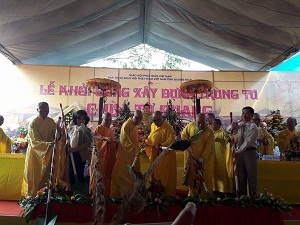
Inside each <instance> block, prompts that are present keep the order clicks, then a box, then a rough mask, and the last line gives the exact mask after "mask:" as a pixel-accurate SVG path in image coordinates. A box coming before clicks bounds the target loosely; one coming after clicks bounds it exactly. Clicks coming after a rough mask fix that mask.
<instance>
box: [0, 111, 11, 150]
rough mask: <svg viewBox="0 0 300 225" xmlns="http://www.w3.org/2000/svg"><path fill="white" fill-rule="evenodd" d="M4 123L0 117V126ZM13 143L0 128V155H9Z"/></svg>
mask: <svg viewBox="0 0 300 225" xmlns="http://www.w3.org/2000/svg"><path fill="white" fill-rule="evenodd" d="M3 123H4V117H3V116H1V115H0V126H2V124H3ZM13 143H14V142H13V141H12V140H11V139H10V138H9V137H8V136H7V135H6V134H5V133H4V131H3V129H2V128H1V127H0V153H10V152H11V147H12V145H13Z"/></svg>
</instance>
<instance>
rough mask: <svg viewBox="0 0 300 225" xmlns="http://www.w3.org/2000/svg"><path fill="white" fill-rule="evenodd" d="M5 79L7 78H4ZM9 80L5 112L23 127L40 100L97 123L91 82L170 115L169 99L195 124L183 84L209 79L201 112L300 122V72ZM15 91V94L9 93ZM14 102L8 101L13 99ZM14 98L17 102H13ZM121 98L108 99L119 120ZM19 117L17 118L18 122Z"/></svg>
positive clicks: (28, 69)
mask: <svg viewBox="0 0 300 225" xmlns="http://www.w3.org/2000/svg"><path fill="white" fill-rule="evenodd" d="M3 75H4V77H5V74H3ZM9 75H10V76H11V77H14V78H13V81H8V82H5V83H4V82H3V83H2V84H1V86H3V87H2V88H1V90H3V89H4V90H5V92H3V91H1V90H0V93H1V92H2V93H1V96H4V98H6V101H5V103H3V102H2V103H0V104H1V105H0V113H1V114H4V115H5V118H6V121H7V120H8V122H7V123H9V121H10V122H16V121H18V122H21V121H22V120H25V119H27V118H28V117H30V116H32V115H36V105H37V103H38V102H39V101H47V102H48V103H49V105H50V114H51V116H55V115H57V114H58V113H59V103H62V104H63V106H69V105H72V104H74V103H75V104H77V105H78V106H79V107H80V108H82V109H85V110H87V112H88V114H89V115H90V117H91V119H92V120H97V119H98V107H99V105H98V101H99V96H96V95H95V94H93V93H90V92H89V91H88V88H87V87H86V85H85V83H86V81H87V80H88V79H91V78H96V77H99V78H108V79H111V80H115V81H117V82H119V83H120V84H121V87H122V88H121V90H120V93H119V96H120V98H119V103H120V105H122V103H123V102H124V100H126V101H127V100H128V101H129V102H130V109H131V110H132V111H133V110H134V109H142V107H143V105H144V104H145V103H149V104H150V105H151V110H152V111H154V110H161V111H165V109H166V107H167V102H168V100H169V99H171V100H172V101H173V105H174V106H175V108H176V110H177V111H178V112H180V114H181V116H182V117H184V118H186V119H189V120H192V119H193V117H194V111H195V110H194V107H193V101H192V100H190V99H183V98H181V91H180V89H179V87H180V85H181V84H182V83H183V82H186V81H189V80H193V79H206V80H210V81H212V82H213V84H214V89H213V91H212V94H211V95H210V96H208V95H203V96H201V111H202V112H203V113H208V112H211V111H213V112H215V113H216V114H218V115H219V116H220V117H222V118H223V119H225V120H226V119H228V118H229V114H230V112H233V115H234V116H235V117H236V118H239V117H240V115H241V109H242V107H244V106H247V105H249V106H252V107H254V109H255V111H256V112H259V113H261V114H262V116H265V115H267V114H268V113H269V112H270V110H277V109H279V110H281V113H282V115H284V116H295V117H298V115H299V111H300V93H299V92H300V91H299V84H300V76H299V75H300V73H299V72H294V73H285V72H213V71H210V72H202V71H201V72H199V71H167V70H131V69H108V68H89V67H69V66H33V65H18V66H14V71H13V72H12V71H10V72H9ZM7 87H9V90H8V89H7ZM7 98H8V99H7ZM10 99H11V100H10ZM117 103H118V99H117V97H116V96H111V97H108V98H107V101H106V104H105V110H106V111H109V112H111V113H112V114H113V115H116V111H115V108H116V105H117ZM16 118H17V119H16Z"/></svg>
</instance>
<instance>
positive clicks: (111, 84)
mask: <svg viewBox="0 0 300 225" xmlns="http://www.w3.org/2000/svg"><path fill="white" fill-rule="evenodd" d="M86 85H87V86H88V87H89V91H91V92H93V93H94V94H99V92H100V94H101V93H102V96H101V97H100V98H99V121H98V124H101V122H102V113H103V108H104V103H105V102H106V99H107V98H106V96H111V95H113V94H117V97H118V103H117V104H119V90H120V89H121V85H120V84H119V83H118V82H116V81H114V80H109V79H105V78H92V79H89V80H87V82H86Z"/></svg>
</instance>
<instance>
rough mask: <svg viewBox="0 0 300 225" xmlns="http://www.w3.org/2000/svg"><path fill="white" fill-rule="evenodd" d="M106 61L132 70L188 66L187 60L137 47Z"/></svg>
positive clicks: (159, 51)
mask: <svg viewBox="0 0 300 225" xmlns="http://www.w3.org/2000/svg"><path fill="white" fill-rule="evenodd" d="M105 60H106V61H110V62H113V63H117V64H118V65H119V66H120V67H122V68H133V69H172V70H181V69H182V68H183V67H184V66H189V65H190V63H189V61H188V60H187V59H185V58H182V57H180V56H177V55H173V54H171V53H168V52H165V51H162V50H159V49H156V48H153V47H151V46H149V45H139V46H136V47H134V48H131V49H129V50H126V51H124V52H120V53H118V54H115V55H113V56H110V57H107V58H105Z"/></svg>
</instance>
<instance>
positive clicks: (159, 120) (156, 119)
mask: <svg viewBox="0 0 300 225" xmlns="http://www.w3.org/2000/svg"><path fill="white" fill-rule="evenodd" d="M153 123H154V124H155V125H156V126H158V127H160V126H161V125H162V124H163V123H164V119H163V116H162V113H161V111H155V112H154V113H153Z"/></svg>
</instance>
